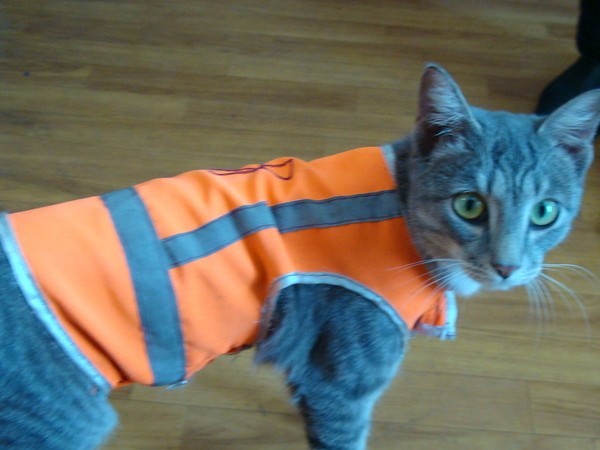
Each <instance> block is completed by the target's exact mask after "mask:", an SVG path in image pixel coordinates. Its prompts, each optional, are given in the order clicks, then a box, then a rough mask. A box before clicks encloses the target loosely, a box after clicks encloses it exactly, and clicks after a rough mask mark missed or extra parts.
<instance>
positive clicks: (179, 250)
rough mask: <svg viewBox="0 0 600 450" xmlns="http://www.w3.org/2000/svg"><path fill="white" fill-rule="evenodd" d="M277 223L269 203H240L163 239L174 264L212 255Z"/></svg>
mask: <svg viewBox="0 0 600 450" xmlns="http://www.w3.org/2000/svg"><path fill="white" fill-rule="evenodd" d="M275 227H277V223H276V222H275V218H274V217H273V214H272V213H271V209H270V208H269V206H268V205H267V204H266V203H264V202H261V203H256V204H254V205H248V206H242V207H240V208H237V209H235V210H233V211H232V212H230V213H229V214H226V215H224V216H222V217H219V218H218V219H215V220H213V221H212V222H209V223H207V224H206V225H204V226H202V227H200V228H197V229H195V230H193V231H190V232H188V233H182V234H177V235H175V236H172V237H169V238H166V239H164V240H163V244H164V246H165V250H166V252H167V254H168V255H169V258H170V260H171V264H172V265H173V266H174V267H177V266H181V265H183V264H185V263H188V262H190V261H194V260H196V259H199V258H203V257H205V256H208V255H211V254H213V253H215V252H218V251H219V250H221V249H222V248H225V247H227V246H228V245H231V244H233V243H235V242H237V241H239V240H240V239H243V238H244V237H245V236H248V235H249V234H252V233H256V232H258V231H260V230H265V229H267V228H275Z"/></svg>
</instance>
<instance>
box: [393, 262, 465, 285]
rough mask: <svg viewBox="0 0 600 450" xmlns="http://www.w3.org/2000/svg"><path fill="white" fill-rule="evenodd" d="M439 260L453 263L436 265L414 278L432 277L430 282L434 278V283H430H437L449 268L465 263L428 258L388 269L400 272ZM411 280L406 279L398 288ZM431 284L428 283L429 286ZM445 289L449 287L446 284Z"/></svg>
mask: <svg viewBox="0 0 600 450" xmlns="http://www.w3.org/2000/svg"><path fill="white" fill-rule="evenodd" d="M437 262H451V263H452V264H448V265H445V266H438V267H435V268H434V269H429V268H428V269H427V270H426V271H425V272H423V273H421V274H419V275H417V276H416V277H414V278H412V280H419V279H422V278H430V282H431V281H432V280H433V283H430V282H428V283H430V284H435V283H436V280H438V279H439V276H440V274H441V275H443V274H445V273H446V272H447V270H448V269H449V268H452V267H456V266H460V265H462V264H463V263H462V262H461V261H459V260H454V259H429V260H426V261H420V262H417V263H411V264H407V265H405V266H399V267H397V268H395V269H387V270H399V272H401V271H404V270H408V269H411V268H414V267H418V266H423V265H431V264H432V263H437ZM410 281H411V280H405V281H404V282H402V283H400V284H399V285H398V286H397V288H398V289H399V288H401V287H403V286H405V285H406V284H408V283H409V282H410ZM430 284H428V286H429V285H430ZM445 289H448V287H447V286H446V287H445ZM419 292H420V291H419Z"/></svg>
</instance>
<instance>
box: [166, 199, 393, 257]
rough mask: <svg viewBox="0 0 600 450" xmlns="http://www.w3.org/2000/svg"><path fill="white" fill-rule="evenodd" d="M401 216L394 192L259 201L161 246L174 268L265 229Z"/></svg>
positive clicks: (286, 230)
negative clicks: (276, 202) (276, 201)
mask: <svg viewBox="0 0 600 450" xmlns="http://www.w3.org/2000/svg"><path fill="white" fill-rule="evenodd" d="M401 215H402V214H401V210H400V201H399V199H398V193H397V192H396V191H395V190H390V191H380V192H375V193H368V194H360V195H352V196H340V197H333V198H330V199H327V200H298V201H293V202H288V203H282V204H279V205H275V206H271V207H270V206H268V205H267V204H266V203H265V202H260V203H256V204H254V205H248V206H242V207H240V208H237V209H235V210H233V211H232V212H230V213H228V214H226V215H224V216H221V217H219V218H217V219H215V220H213V221H211V222H209V223H208V224H206V225H204V226H202V227H200V228H197V229H195V230H192V231H190V232H187V233H182V234H178V235H175V236H171V237H169V238H166V239H164V240H163V244H164V246H165V250H166V253H167V254H168V255H169V258H170V260H171V264H172V266H173V267H178V266H181V265H183V264H186V263H188V262H190V261H194V260H196V259H200V258H204V257H206V256H209V255H211V254H213V253H215V252H217V251H219V250H221V249H222V248H224V247H227V246H228V245H231V244H233V243H235V242H237V241H239V240H241V239H243V238H244V237H245V236H248V235H249V234H252V233H256V232H258V231H261V230H265V229H268V228H277V229H279V232H280V233H282V234H283V233H291V232H293V231H300V230H307V229H311V228H328V227H335V226H341V225H350V224H353V223H365V222H379V221H382V220H387V219H392V218H396V217H401Z"/></svg>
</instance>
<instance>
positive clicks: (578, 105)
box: [538, 89, 600, 167]
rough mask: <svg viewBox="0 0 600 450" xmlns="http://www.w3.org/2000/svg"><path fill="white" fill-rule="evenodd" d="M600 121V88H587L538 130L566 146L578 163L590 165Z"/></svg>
mask: <svg viewBox="0 0 600 450" xmlns="http://www.w3.org/2000/svg"><path fill="white" fill-rule="evenodd" d="M599 124H600V89H595V90H593V91H588V92H585V93H583V94H581V95H579V96H577V97H575V98H574V99H573V100H571V101H569V102H567V103H566V104H564V105H563V106H561V107H560V108H558V109H557V110H556V111H554V112H553V113H552V114H550V115H549V116H548V117H547V118H546V119H545V120H544V121H543V122H542V124H541V126H540V127H539V128H538V134H539V135H540V136H544V137H546V138H547V139H549V140H550V142H551V143H552V146H553V147H559V148H562V149H564V150H565V151H566V152H568V153H569V155H571V156H572V157H573V158H575V160H576V162H577V163H578V165H580V166H582V167H587V165H588V164H589V162H590V161H591V159H592V152H593V146H592V143H593V140H594V136H595V135H596V133H597V131H598V125H599Z"/></svg>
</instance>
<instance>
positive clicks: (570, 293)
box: [526, 264, 598, 338]
mask: <svg viewBox="0 0 600 450" xmlns="http://www.w3.org/2000/svg"><path fill="white" fill-rule="evenodd" d="M543 269H544V270H548V271H554V272H556V271H560V269H565V270H567V271H571V272H573V273H576V274H578V275H580V276H585V277H586V278H588V279H593V280H594V281H597V280H598V279H597V277H596V276H595V275H594V274H592V273H591V272H590V271H588V270H587V269H584V268H583V267H580V266H576V265H573V264H566V265H562V264H544V265H543ZM526 289H527V293H528V297H529V300H530V305H531V309H533V311H535V314H536V317H537V320H538V321H539V320H540V315H541V316H542V318H545V317H547V316H548V315H550V316H551V317H552V319H554V317H555V315H556V313H555V302H554V296H553V293H555V294H557V295H558V296H559V298H560V299H561V300H562V302H563V304H564V305H565V306H566V307H567V309H568V310H569V312H570V313H571V314H573V304H574V305H576V306H577V309H578V310H579V313H580V315H581V318H582V319H583V322H584V326H585V330H586V336H587V337H588V338H590V337H591V335H592V333H591V324H590V319H589V314H588V312H587V309H586V307H585V304H584V303H583V301H582V300H581V298H580V297H579V296H578V295H577V293H576V292H575V291H574V290H573V289H571V288H570V287H568V286H567V285H566V284H564V283H563V282H561V281H558V280H557V279H556V278H554V277H552V276H550V275H548V274H547V273H544V272H540V273H539V274H538V276H537V277H536V278H534V279H533V280H531V281H530V282H529V283H528V284H527V285H526ZM544 304H545V306H543V305H544ZM540 308H541V309H540ZM544 308H545V309H546V310H545V311H544ZM548 308H550V310H548Z"/></svg>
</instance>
